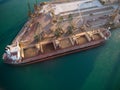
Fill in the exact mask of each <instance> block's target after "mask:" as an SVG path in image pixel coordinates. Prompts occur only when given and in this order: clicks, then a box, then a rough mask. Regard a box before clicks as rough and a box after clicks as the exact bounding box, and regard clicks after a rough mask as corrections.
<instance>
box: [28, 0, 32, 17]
mask: <svg viewBox="0 0 120 90" xmlns="http://www.w3.org/2000/svg"><path fill="white" fill-rule="evenodd" d="M31 15H32V12H31V7H30V2H29V0H28V16H29V17H31Z"/></svg>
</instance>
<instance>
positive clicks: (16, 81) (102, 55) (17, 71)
mask: <svg viewBox="0 0 120 90" xmlns="http://www.w3.org/2000/svg"><path fill="white" fill-rule="evenodd" d="M29 1H30V3H31V4H33V3H35V0H29ZM38 1H40V0H38ZM41 1H42V0H41ZM41 1H40V2H41ZM32 7H33V5H32ZM26 21H27V0H0V58H2V54H3V53H4V48H5V46H6V45H8V44H10V43H11V41H12V40H13V39H14V37H15V36H16V34H17V33H18V32H19V31H20V29H21V28H22V26H23V25H24V23H25V22H26ZM0 90H120V29H116V30H113V31H112V37H111V38H110V39H109V40H108V41H107V42H106V44H104V45H103V46H100V47H97V48H94V49H90V50H87V51H83V52H78V53H74V54H70V55H67V56H63V57H59V58H56V59H53V60H49V61H45V62H41V63H36V64H32V65H28V66H23V67H14V66H10V65H6V64H3V62H2V59H0Z"/></svg>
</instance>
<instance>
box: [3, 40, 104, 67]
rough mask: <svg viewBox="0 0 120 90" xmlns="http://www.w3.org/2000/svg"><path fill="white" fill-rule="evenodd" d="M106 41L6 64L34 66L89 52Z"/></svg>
mask: <svg viewBox="0 0 120 90" xmlns="http://www.w3.org/2000/svg"><path fill="white" fill-rule="evenodd" d="M105 41H106V40H104V39H103V40H100V41H96V43H95V44H93V45H88V46H86V47H83V48H77V47H79V46H80V45H77V46H72V47H69V48H67V49H68V50H67V51H65V50H66V49H63V50H61V51H62V53H58V54H55V52H54V53H53V54H54V55H50V56H46V57H43V58H40V56H39V55H38V56H35V57H32V58H29V59H23V60H22V62H21V63H11V62H7V61H4V63H6V64H11V65H14V66H23V65H29V64H33V63H37V62H43V61H46V60H51V59H54V58H57V57H60V56H64V55H68V54H72V53H75V52H80V51H84V50H88V49H91V48H95V47H98V46H100V45H102V44H104V43H105ZM73 47H76V49H73V50H71V49H72V48H73ZM64 51H65V52H64ZM58 52H59V51H58Z"/></svg>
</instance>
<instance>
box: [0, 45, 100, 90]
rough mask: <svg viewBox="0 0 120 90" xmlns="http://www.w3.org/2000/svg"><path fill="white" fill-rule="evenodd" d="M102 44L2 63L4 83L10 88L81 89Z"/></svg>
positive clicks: (32, 89) (3, 85)
mask: <svg viewBox="0 0 120 90" xmlns="http://www.w3.org/2000/svg"><path fill="white" fill-rule="evenodd" d="M100 48H102V47H99V48H95V49H91V50H88V51H83V52H78V53H74V54H70V55H66V56H64V57H59V58H56V59H53V60H49V61H45V62H41V63H36V64H32V65H28V66H23V67H13V66H9V65H6V64H2V65H0V69H1V70H0V73H1V74H0V78H1V79H0V81H1V82H2V84H1V85H2V87H3V88H6V90H18V88H19V89H22V90H23V89H29V90H40V89H41V90H80V88H82V86H83V84H84V83H85V81H86V79H87V78H88V76H89V75H90V73H91V72H92V70H93V68H94V63H95V60H96V58H97V56H98V55H99V53H100ZM8 81H9V82H8ZM10 82H12V83H10ZM16 83H17V84H16ZM36 88H37V89H36Z"/></svg>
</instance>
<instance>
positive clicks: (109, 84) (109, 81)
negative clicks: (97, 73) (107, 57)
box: [106, 53, 120, 90]
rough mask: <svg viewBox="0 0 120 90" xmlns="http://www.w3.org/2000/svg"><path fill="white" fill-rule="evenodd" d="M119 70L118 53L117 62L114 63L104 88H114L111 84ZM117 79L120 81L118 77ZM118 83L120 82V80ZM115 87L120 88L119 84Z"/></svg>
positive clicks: (119, 58) (119, 59)
mask: <svg viewBox="0 0 120 90" xmlns="http://www.w3.org/2000/svg"><path fill="white" fill-rule="evenodd" d="M119 70H120V53H119V55H118V59H117V62H116V63H115V64H114V67H113V70H112V73H111V75H110V77H109V80H108V83H107V85H106V90H115V89H114V88H113V84H114V81H115V79H116V78H117V75H118V72H119ZM119 75H120V73H119ZM117 79H118V78H117ZM119 81H120V78H119ZM118 84H120V82H119V83H118ZM115 88H117V90H120V86H119V85H117V87H115ZM118 88H119V89H118Z"/></svg>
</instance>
